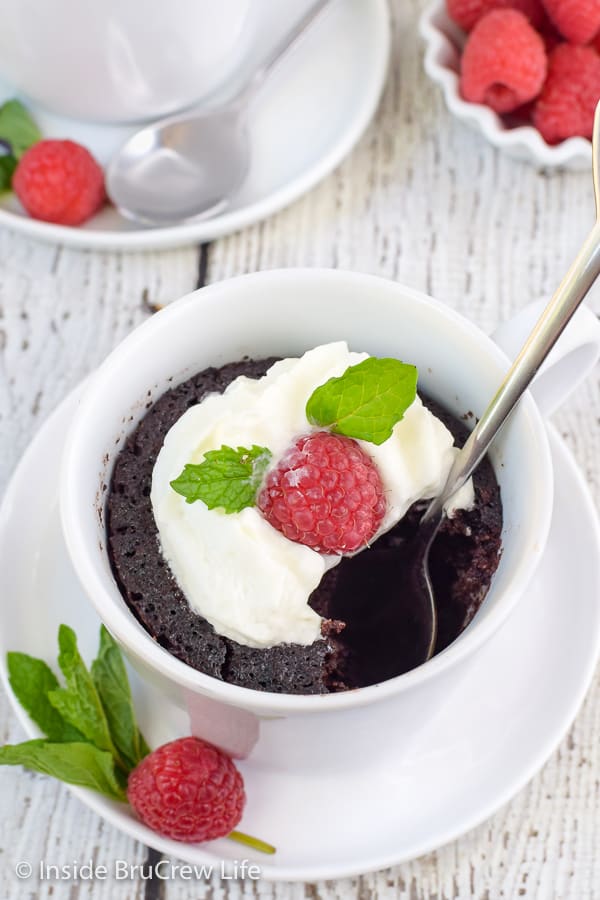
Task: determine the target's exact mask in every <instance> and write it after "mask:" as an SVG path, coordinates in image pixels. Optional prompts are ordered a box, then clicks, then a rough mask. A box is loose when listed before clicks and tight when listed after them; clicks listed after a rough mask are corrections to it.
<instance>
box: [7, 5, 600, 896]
mask: <svg viewBox="0 0 600 900" xmlns="http://www.w3.org/2000/svg"><path fill="white" fill-rule="evenodd" d="M422 5H423V4H422V3H421V2H420V0H393V12H394V55H393V66H392V70H391V72H390V77H389V82H388V86H387V89H386V92H385V96H384V99H383V103H382V105H381V108H380V110H379V113H378V115H377V117H376V119H375V121H374V122H373V124H372V126H371V127H370V128H369V130H368V132H367V134H366V135H365V136H364V138H363V139H362V141H361V142H360V144H359V146H357V148H356V149H355V151H354V152H353V153H352V155H351V156H350V157H349V158H348V159H347V160H346V161H345V162H344V164H343V165H342V166H341V167H340V168H339V169H338V170H337V172H335V173H334V174H333V175H331V176H330V177H329V178H328V179H327V180H326V181H325V182H323V183H322V184H321V185H320V186H319V187H318V188H317V189H316V190H314V191H312V192H311V193H310V194H309V195H308V196H306V197H305V198H304V199H302V200H300V201H299V202H297V203H296V204H294V205H293V206H292V207H291V208H290V209H288V210H286V211H284V212H282V213H280V214H279V215H277V216H274V217H273V218H272V219H270V220H269V221H267V222H265V223H262V224H259V225H256V226H255V227H252V228H248V229H247V230H245V231H243V232H241V233H239V234H235V235H232V236H231V237H228V238H225V239H222V240H219V241H217V242H216V243H213V244H212V245H210V246H208V247H204V248H192V249H185V250H180V251H177V250H174V251H169V252H163V253H158V252H157V253H135V254H128V255H122V254H119V253H90V252H78V251H72V250H66V249H61V248H59V247H51V246H45V245H43V244H38V243H35V242H33V241H27V240H25V239H24V238H23V237H19V236H16V235H13V234H11V233H10V232H9V231H6V230H4V231H0V351H1V355H0V362H1V374H0V391H1V395H0V397H1V405H0V415H1V419H0V427H1V438H2V454H1V456H0V485H1V486H2V487H3V486H4V485H5V484H6V481H7V479H8V478H9V476H10V473H11V471H12V470H13V468H14V466H15V464H16V463H17V461H18V459H19V458H20V456H21V454H22V452H23V450H24V449H25V447H26V445H27V443H28V442H29V440H30V439H31V437H32V435H33V434H34V433H35V431H36V430H37V429H38V428H39V427H40V425H41V423H42V422H43V421H44V419H45V418H46V416H47V415H48V414H49V413H50V412H51V411H52V409H53V408H54V407H55V406H56V404H57V403H58V402H59V401H60V400H61V399H62V398H63V397H64V396H65V394H66V393H67V392H68V391H69V389H70V388H72V387H73V386H75V385H76V384H77V383H78V382H79V381H80V379H81V378H82V377H83V376H84V375H85V374H86V373H87V372H89V371H90V370H92V369H93V368H94V367H95V366H96V365H97V364H98V363H99V362H100V360H101V359H102V358H103V357H104V356H105V355H106V354H107V353H108V351H109V350H110V349H111V348H112V347H113V346H114V345H115V344H116V343H117V342H118V341H119V340H120V339H121V338H122V337H123V336H124V335H125V334H127V333H128V332H129V331H130V330H131V329H132V328H133V327H134V326H135V325H137V324H138V323H139V322H141V321H143V320H144V319H145V318H146V317H147V316H148V315H149V314H150V309H151V306H152V304H164V303H168V302H169V301H171V300H173V299H175V298H177V297H178V296H180V295H182V294H184V293H186V292H187V291H189V290H191V289H193V288H194V287H195V286H196V284H197V283H198V279H199V278H200V280H203V279H206V281H208V282H211V281H215V280H218V279H221V278H226V277H229V276H232V275H236V274H239V273H242V272H247V271H252V270H256V269H265V268H272V267H277V266H292V265H308V266H319V265H321V266H337V267H343V268H352V269H358V270H363V271H368V272H375V273H378V274H380V275H384V276H387V277H390V278H394V279H398V280H400V281H403V282H405V283H407V284H410V285H412V286H414V287H417V288H421V289H424V290H426V291H428V292H429V293H431V294H433V295H435V296H436V297H438V298H439V299H441V300H444V301H446V302H447V303H449V304H450V305H451V306H452V307H454V308H455V309H457V310H459V311H461V312H462V313H465V314H466V315H468V316H470V317H471V318H472V319H473V320H474V321H475V322H476V323H477V324H479V325H480V326H482V327H483V328H484V329H486V330H491V329H492V328H493V327H494V325H495V324H496V323H497V322H498V321H500V320H501V319H503V318H505V317H507V316H509V315H510V314H511V313H512V312H513V311H515V310H517V309H518V308H519V307H521V306H522V305H523V304H524V303H526V302H527V301H529V300H530V299H533V298H537V297H539V296H543V295H546V294H548V293H549V292H550V291H551V290H552V288H553V287H554V286H555V285H556V283H557V282H558V280H559V278H560V277H561V275H562V274H563V272H564V270H565V268H566V266H567V265H568V263H569V261H570V260H571V258H572V255H573V253H574V252H575V251H576V249H577V248H578V245H579V243H580V241H581V240H582V238H583V236H584V234H585V232H586V230H587V229H588V227H589V225H590V223H591V220H592V216H593V199H592V192H591V182H590V178H589V177H587V176H586V175H584V174H569V173H563V174H553V175H544V174H541V173H537V172H536V171H534V170H533V169H532V168H531V167H529V166H528V165H526V164H522V163H517V162H514V161H512V160H510V159H508V158H507V157H505V156H503V155H501V154H499V153H498V152H496V151H495V150H493V149H492V148H491V147H490V146H488V145H487V144H486V143H485V142H484V141H483V140H482V139H480V138H479V137H477V136H475V135H474V134H472V133H471V132H469V131H468V130H466V129H465V128H464V127H463V126H462V125H460V124H459V123H457V122H455V121H453V120H452V119H451V118H450V117H449V115H448V114H447V112H446V110H445V108H444V106H443V103H442V100H441V97H440V95H439V94H438V91H437V90H436V89H435V88H434V87H433V86H431V85H430V84H429V83H428V81H427V79H426V77H425V76H424V74H423V72H422V63H421V50H420V47H419V42H418V40H417V39H416V37H415V34H416V23H417V17H418V12H419V9H420V8H421V7H422ZM590 303H591V304H592V306H594V307H595V309H596V310H597V311H598V310H600V293H599V291H598V290H596V291H595V293H594V294H593V295H592V298H591V300H590ZM555 421H556V424H557V425H558V428H559V429H560V432H561V433H562V434H563V435H564V437H565V439H566V440H567V442H568V444H569V446H570V447H571V449H572V450H573V452H574V454H575V456H576V458H577V460H578V462H579V465H580V466H581V469H582V470H583V472H584V473H585V475H586V477H587V479H588V482H589V484H590V487H591V490H592V492H593V495H594V497H595V500H596V502H599V501H600V390H599V377H598V375H596V377H595V378H592V379H590V380H589V382H588V383H587V384H586V385H585V386H584V387H582V388H581V389H580V390H579V391H578V392H577V394H576V395H575V397H574V398H573V399H572V401H571V402H570V403H569V405H568V408H566V409H565V410H564V411H562V412H560V414H558V415H557V416H556V419H555ZM21 738H22V732H21V730H20V728H19V726H18V725H17V723H16V721H15V719H14V717H13V715H12V713H11V711H10V708H9V704H8V701H7V700H6V698H5V697H4V696H1V697H0V741H2V743H4V742H7V741H16V740H19V739H21ZM599 779H600V683H599V682H598V679H596V680H595V682H594V685H593V687H592V689H591V691H590V693H589V695H588V697H587V700H586V702H585V704H584V706H583V708H582V710H581V711H580V713H579V715H578V717H577V720H576V722H575V724H574V726H573V728H572V729H571V731H570V733H569V735H568V736H567V737H566V738H565V740H564V741H563V742H562V744H561V745H560V747H559V749H558V750H557V751H556V753H555V754H554V755H553V756H552V758H551V759H550V760H549V761H548V762H547V764H546V765H545V767H544V768H543V770H542V771H541V772H540V773H539V774H538V775H537V776H536V777H535V778H534V779H533V781H532V782H531V783H530V784H529V785H528V787H526V788H525V789H524V790H523V791H522V792H521V793H520V794H519V795H518V796H517V797H516V798H514V800H513V801H512V802H511V803H509V804H508V805H507V806H505V807H504V808H503V809H502V810H501V811H500V812H498V813H497V814H496V815H495V816H494V817H493V818H491V819H490V820H489V821H488V822H486V823H485V824H484V825H482V826H480V827H479V828H477V829H475V830H474V831H472V832H470V833H469V834H467V835H465V836H464V837H462V838H461V839H460V840H458V841H456V842H454V843H453V844H451V845H449V846H447V847H444V848H442V849H440V850H438V851H437V852H435V853H431V854H429V855H428V856H426V857H424V858H422V859H419V860H415V861H414V862H411V863H407V864H405V865H402V866H399V867H397V868H395V869H392V870H389V871H385V872H381V873H377V874H372V875H365V876H363V877H362V878H358V879H349V880H345V881H339V882H335V883H333V882H331V883H323V884H318V885H316V886H313V885H306V886H304V885H285V884H280V885H271V884H267V883H260V884H259V885H258V886H254V887H253V885H252V884H251V883H249V882H245V883H243V884H234V885H232V886H230V887H228V888H226V887H225V886H224V885H223V884H222V883H220V882H219V881H218V880H216V881H214V882H213V883H208V884H205V883H200V884H194V885H191V884H190V883H189V882H184V881H173V882H161V883H160V884H158V883H157V882H156V881H154V882H152V883H148V884H146V883H144V882H141V881H140V882H137V883H132V882H121V883H116V882H115V881H113V880H108V881H96V882H93V883H90V882H81V883H79V884H75V883H59V884H57V883H54V884H52V883H44V884H40V883H39V882H38V881H37V880H36V879H35V878H32V879H31V881H24V882H19V881H18V880H17V879H16V878H15V875H14V865H15V863H16V861H17V860H19V859H29V860H34V861H35V860H39V859H46V860H47V861H49V862H54V863H58V864H62V863H69V862H73V861H74V860H78V861H85V860H88V859H90V858H91V859H94V860H95V861H96V862H98V863H102V862H104V863H109V864H110V862H111V861H112V860H114V859H115V858H121V859H126V860H129V861H130V862H131V863H136V862H139V863H141V862H144V861H145V860H146V859H147V857H148V850H147V848H145V847H143V846H141V845H139V844H137V843H136V842H134V841H132V840H130V839H129V838H127V837H124V836H123V835H121V834H120V833H119V832H117V831H116V830H115V829H114V828H112V827H111V826H109V825H107V824H105V823H104V822H103V821H102V820H101V819H99V818H98V816H96V815H95V814H94V813H92V812H90V811H89V810H87V809H86V808H84V807H83V806H82V805H81V804H80V803H79V802H78V801H77V800H75V799H74V798H72V797H71V795H70V794H69V792H68V790H67V789H66V788H64V787H62V786H59V785H57V784H56V783H54V782H53V781H51V780H50V779H48V778H43V777H41V776H39V777H38V776H34V775H24V774H23V773H22V772H21V771H20V770H17V769H2V770H0V785H1V787H0V790H1V796H2V805H1V809H0V897H1V898H29V897H31V898H44V900H45V898H48V897H50V896H53V897H60V898H63V897H64V898H67V897H68V898H76V897H77V898H80V900H88V898H93V900H101V898H102V900H104V898H110V900H121V898H143V897H148V898H150V897H153V898H156V897H163V898H167V900H179V898H184V897H186V898H187V897H191V896H194V897H199V898H202V897H207V896H208V895H214V896H215V897H219V898H221V897H222V898H224V897H226V895H231V897H232V898H233V897H237V896H239V895H243V894H247V893H256V894H260V895H261V896H263V897H273V898H274V900H297V898H304V897H309V898H315V897H321V898H326V900H337V898H347V897H354V896H359V897H361V898H362V897H364V898H370V897H381V898H388V897H397V898H401V900H409V898H410V900H425V898H432V900H433V898H435V900H451V898H452V900H467V898H488V900H497V898H526V900H554V898H557V900H559V898H560V900H562V898H565V900H566V898H569V900H592V898H593V900H596V898H600V852H599V845H600V841H599V826H600V781H599Z"/></svg>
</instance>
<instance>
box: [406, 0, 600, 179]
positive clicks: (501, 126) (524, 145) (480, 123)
mask: <svg viewBox="0 0 600 900" xmlns="http://www.w3.org/2000/svg"><path fill="white" fill-rule="evenodd" d="M419 31H420V33H421V37H422V38H423V40H424V41H425V71H426V72H427V74H428V75H429V77H430V78H431V80H432V81H435V83H436V84H439V85H440V87H441V88H442V91H443V93H444V97H445V99H446V105H447V107H448V109H449V110H450V112H451V113H452V114H453V115H455V116H456V117H457V118H458V119H461V120H462V121H463V122H465V123H466V124H467V125H469V126H470V127H471V128H474V129H475V130H476V131H479V132H480V134H483V135H484V137H486V138H487V140H488V141H489V142H490V143H491V144H493V145H494V147H498V148H500V149H501V150H504V151H505V152H506V153H508V155H509V156H512V157H514V158H515V159H521V160H525V161H526V162H529V163H532V164H533V165H535V166H537V167H539V168H544V169H556V168H563V169H570V170H572V171H582V170H588V171H589V170H590V169H591V165H592V145H591V142H590V141H588V140H587V139H586V138H580V137H576V138H569V139H568V140H566V141H563V142H562V143H561V144H557V145H556V146H550V144H547V143H546V141H545V140H544V139H543V137H542V136H541V134H540V133H539V131H538V130H537V129H536V128H534V127H533V125H519V126H516V127H513V128H511V127H509V126H508V125H507V124H506V123H505V122H504V121H503V120H502V119H501V118H500V116H499V115H498V114H497V113H495V112H494V111H493V110H492V109H490V108H489V107H488V106H484V105H483V104H480V103H469V102H467V101H466V100H463V98H462V97H461V95H460V88H459V72H460V54H461V51H462V47H463V45H464V42H465V34H464V32H463V31H462V30H461V29H460V28H459V27H458V25H456V24H455V23H454V22H453V21H452V20H451V19H450V17H449V16H448V13H447V12H446V3H445V0H434V2H433V3H431V5H430V6H428V7H427V9H426V10H425V11H424V12H423V14H422V15H421V19H420V22H419Z"/></svg>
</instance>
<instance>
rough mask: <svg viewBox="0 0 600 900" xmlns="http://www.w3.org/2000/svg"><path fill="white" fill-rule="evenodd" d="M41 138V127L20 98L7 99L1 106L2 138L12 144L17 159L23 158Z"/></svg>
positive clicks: (0, 125)
mask: <svg viewBox="0 0 600 900" xmlns="http://www.w3.org/2000/svg"><path fill="white" fill-rule="evenodd" d="M41 138H42V135H41V134H40V130H39V128H38V127H37V125H36V124H35V122H34V121H33V119H32V118H31V115H30V114H29V112H28V111H27V110H26V109H25V107H24V106H23V104H22V103H20V102H19V100H7V101H6V103H3V104H2V106H0V140H2V141H4V142H5V143H7V144H10V147H11V151H12V155H13V156H14V157H15V159H21V157H22V156H23V154H24V153H25V151H26V150H28V149H29V148H30V147H32V146H33V145H34V144H37V142H38V141H39V140H41Z"/></svg>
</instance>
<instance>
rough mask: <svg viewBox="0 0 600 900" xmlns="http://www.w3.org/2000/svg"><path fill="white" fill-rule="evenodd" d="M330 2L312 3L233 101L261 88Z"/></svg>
mask: <svg viewBox="0 0 600 900" xmlns="http://www.w3.org/2000/svg"><path fill="white" fill-rule="evenodd" d="M330 3H331V0H315V2H313V3H312V4H311V6H310V7H309V8H308V9H307V10H306V12H305V13H304V15H303V16H301V17H300V19H299V20H298V21H297V22H296V24H295V25H294V26H293V27H292V28H291V29H290V31H286V32H285V34H284V35H283V37H282V38H280V40H279V41H278V42H277V43H276V44H275V46H274V47H272V48H271V49H270V50H269V52H268V54H267V56H266V58H265V59H264V60H263V61H262V62H261V64H260V65H259V66H258V68H257V69H256V70H255V71H254V72H253V73H252V75H251V77H250V80H249V81H248V82H246V84H245V85H244V86H243V87H242V88H241V89H240V91H239V92H238V93H237V94H236V95H235V97H233V99H232V102H234V103H239V102H240V100H243V101H244V102H247V101H248V100H249V99H250V96H251V95H252V94H254V93H255V92H256V91H258V90H259V88H260V87H261V86H262V84H263V82H264V81H265V80H266V79H267V78H268V76H269V75H270V74H271V71H272V70H273V69H274V68H275V66H276V65H277V63H278V62H279V60H280V59H281V58H282V57H283V56H285V54H286V53H287V52H288V50H291V48H292V47H293V45H294V44H295V43H296V41H297V40H298V39H299V38H300V37H301V36H302V35H303V34H304V32H305V31H306V29H307V28H308V26H309V25H311V24H312V22H313V21H314V20H315V19H316V18H317V17H318V16H319V15H320V14H321V12H322V11H323V9H325V7H326V6H329V4H330Z"/></svg>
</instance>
